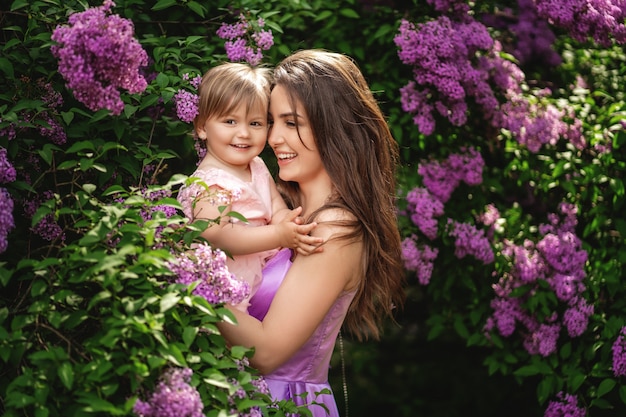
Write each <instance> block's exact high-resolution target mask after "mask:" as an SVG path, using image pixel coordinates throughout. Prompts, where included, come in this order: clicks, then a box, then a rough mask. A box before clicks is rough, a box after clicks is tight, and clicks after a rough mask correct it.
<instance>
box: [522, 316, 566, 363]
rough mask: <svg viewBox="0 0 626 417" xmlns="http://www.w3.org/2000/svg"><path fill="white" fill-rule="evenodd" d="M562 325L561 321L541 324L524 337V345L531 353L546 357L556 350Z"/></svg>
mask: <svg viewBox="0 0 626 417" xmlns="http://www.w3.org/2000/svg"><path fill="white" fill-rule="evenodd" d="M560 331H561V325H560V324H559V323H549V324H545V323H544V324H540V325H539V326H538V327H537V328H536V329H535V330H534V331H532V332H530V333H529V334H528V335H526V337H525V338H524V343H523V344H524V347H525V348H526V350H527V351H528V353H530V354H531V355H541V356H543V357H544V358H545V357H548V356H550V355H551V354H553V353H554V352H556V346H557V341H558V340H559V333H560Z"/></svg>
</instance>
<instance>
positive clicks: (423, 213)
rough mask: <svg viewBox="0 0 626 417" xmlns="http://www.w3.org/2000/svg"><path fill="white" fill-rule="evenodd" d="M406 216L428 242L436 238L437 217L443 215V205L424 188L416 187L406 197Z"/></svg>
mask: <svg viewBox="0 0 626 417" xmlns="http://www.w3.org/2000/svg"><path fill="white" fill-rule="evenodd" d="M406 200H407V214H408V215H409V217H410V218H411V221H412V222H413V224H415V225H416V226H417V227H418V228H419V230H420V231H421V232H422V233H423V234H424V235H425V236H426V237H427V238H429V239H430V240H433V239H435V238H436V237H437V219H436V218H437V217H439V216H441V215H442V214H443V203H442V202H441V200H439V199H438V198H436V197H435V196H433V195H432V194H431V193H430V192H429V191H428V190H427V189H426V188H422V187H416V188H414V189H413V190H411V191H409V193H408V194H407V196H406Z"/></svg>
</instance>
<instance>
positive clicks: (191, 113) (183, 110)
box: [174, 73, 202, 123]
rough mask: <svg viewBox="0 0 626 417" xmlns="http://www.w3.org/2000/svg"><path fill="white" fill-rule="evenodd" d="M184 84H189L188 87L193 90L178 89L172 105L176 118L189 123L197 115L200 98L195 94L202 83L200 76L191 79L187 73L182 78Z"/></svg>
mask: <svg viewBox="0 0 626 417" xmlns="http://www.w3.org/2000/svg"><path fill="white" fill-rule="evenodd" d="M182 79H183V81H184V82H186V83H188V84H189V87H190V88H191V89H192V90H193V92H192V91H189V90H185V89H180V90H178V92H177V93H176V94H175V95H174V105H175V107H176V116H178V118H179V119H180V120H182V121H183V122H185V123H191V122H193V121H194V119H195V118H196V116H197V115H198V104H199V103H198V101H199V100H200V98H199V97H198V94H196V92H197V91H198V87H199V86H200V83H201V82H202V76H200V75H197V76H195V77H193V78H191V77H190V74H189V73H185V74H183V76H182Z"/></svg>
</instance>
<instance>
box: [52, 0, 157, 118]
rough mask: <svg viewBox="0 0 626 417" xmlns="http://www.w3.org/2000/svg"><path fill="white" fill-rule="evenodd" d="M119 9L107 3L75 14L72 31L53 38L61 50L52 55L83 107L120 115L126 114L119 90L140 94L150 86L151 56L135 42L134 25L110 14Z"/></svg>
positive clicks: (60, 28)
mask: <svg viewBox="0 0 626 417" xmlns="http://www.w3.org/2000/svg"><path fill="white" fill-rule="evenodd" d="M114 6H115V3H114V2H113V1H112V0H104V3H103V5H102V6H100V7H93V8H89V9H87V10H85V11H84V12H80V13H74V14H72V15H71V16H70V17H69V25H59V26H57V28H56V29H55V30H54V31H53V32H52V40H53V41H55V42H57V44H56V45H53V46H52V49H51V50H52V53H53V54H54V56H55V57H57V58H58V60H59V73H60V74H61V75H62V76H63V78H64V79H65V81H66V83H67V87H68V88H69V89H70V90H72V91H73V93H74V97H76V99H77V100H78V101H80V102H81V103H83V104H84V105H85V106H87V108H89V109H90V110H93V111H97V110H100V109H109V110H110V111H111V113H112V114H114V115H118V114H120V113H121V112H122V110H123V109H124V102H123V101H122V99H121V97H120V91H119V89H125V90H128V91H129V92H130V93H140V92H142V91H144V90H145V88H146V86H147V82H146V79H145V78H144V76H143V75H142V74H141V71H140V69H141V67H145V66H146V65H148V54H147V53H146V51H144V49H143V48H142V47H141V45H140V44H139V42H137V40H136V39H134V27H133V23H132V21H130V20H128V19H124V18H122V17H120V16H118V15H116V14H110V11H111V8H112V7H114Z"/></svg>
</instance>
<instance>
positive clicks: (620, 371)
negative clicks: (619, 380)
mask: <svg viewBox="0 0 626 417" xmlns="http://www.w3.org/2000/svg"><path fill="white" fill-rule="evenodd" d="M611 350H612V352H613V375H615V376H616V377H620V376H626V327H622V330H621V331H620V333H619V336H617V339H615V342H613V347H611Z"/></svg>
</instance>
